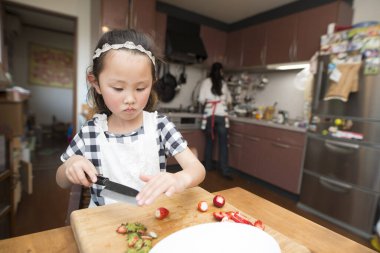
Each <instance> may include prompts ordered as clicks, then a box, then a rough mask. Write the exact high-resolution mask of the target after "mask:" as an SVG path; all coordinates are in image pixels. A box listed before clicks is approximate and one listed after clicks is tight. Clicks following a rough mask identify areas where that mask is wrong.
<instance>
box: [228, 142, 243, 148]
mask: <svg viewBox="0 0 380 253" xmlns="http://www.w3.org/2000/svg"><path fill="white" fill-rule="evenodd" d="M229 145H230V146H231V147H235V148H241V145H240V144H235V143H230V144H229Z"/></svg>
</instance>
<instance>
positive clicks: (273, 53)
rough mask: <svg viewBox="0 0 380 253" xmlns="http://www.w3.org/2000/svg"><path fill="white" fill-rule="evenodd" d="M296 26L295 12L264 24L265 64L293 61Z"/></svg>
mask: <svg viewBox="0 0 380 253" xmlns="http://www.w3.org/2000/svg"><path fill="white" fill-rule="evenodd" d="M296 26H297V15H296V14H293V15H289V16H285V17H282V18H278V19H275V20H272V21H270V22H268V23H267V24H266V29H267V33H266V35H267V44H266V56H265V61H266V63H267V64H271V63H280V62H289V61H294V51H295V34H296V31H297V27H296ZM318 41H319V40H318Z"/></svg>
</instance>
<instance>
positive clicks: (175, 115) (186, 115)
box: [164, 112, 306, 133]
mask: <svg viewBox="0 0 380 253" xmlns="http://www.w3.org/2000/svg"><path fill="white" fill-rule="evenodd" d="M164 114H165V115H166V116H168V117H169V118H199V119H200V118H202V114H201V113H189V112H169V113H164ZM229 119H230V120H231V121H236V122H242V123H248V124H256V125H260V126H267V127H274V128H279V129H285V130H290V131H295V132H301V133H306V129H305V128H300V127H295V126H291V125H286V124H277V123H274V122H271V121H265V120H257V119H254V118H248V117H238V116H229Z"/></svg>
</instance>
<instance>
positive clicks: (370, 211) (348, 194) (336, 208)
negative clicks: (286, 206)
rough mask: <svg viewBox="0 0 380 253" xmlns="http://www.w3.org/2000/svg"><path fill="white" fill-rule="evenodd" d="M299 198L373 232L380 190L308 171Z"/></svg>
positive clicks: (330, 214) (315, 207)
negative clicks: (371, 189) (364, 188)
mask: <svg viewBox="0 0 380 253" xmlns="http://www.w3.org/2000/svg"><path fill="white" fill-rule="evenodd" d="M300 202H301V203H302V204H305V205H307V206H309V207H311V208H313V209H315V210H317V211H319V212H321V213H323V214H325V215H327V216H330V217H332V218H335V219H337V220H339V221H341V222H344V223H347V224H349V225H351V226H353V227H356V228H358V229H359V230H362V231H365V232H366V233H369V234H371V233H372V229H373V225H374V222H375V213H376V208H377V202H378V195H377V194H373V193H371V192H368V191H363V190H360V189H358V188H355V187H354V186H351V185H349V184H345V183H342V182H339V181H334V180H331V179H330V178H326V177H322V176H318V175H316V174H313V173H309V172H307V171H306V172H304V176H303V180H302V187H301V196H300Z"/></svg>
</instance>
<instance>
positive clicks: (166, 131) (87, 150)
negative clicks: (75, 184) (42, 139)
mask: <svg viewBox="0 0 380 253" xmlns="http://www.w3.org/2000/svg"><path fill="white" fill-rule="evenodd" d="M95 120H97V119H96V117H94V118H92V119H91V120H89V121H87V122H86V123H85V124H84V125H83V127H82V128H81V130H80V131H79V133H77V134H76V135H75V136H74V138H73V140H72V141H71V143H70V145H69V146H68V147H67V149H66V151H65V152H64V153H63V154H62V155H61V161H62V162H65V161H66V160H67V159H69V158H70V157H71V156H72V155H81V156H84V157H85V158H87V159H88V160H89V161H90V162H91V163H92V164H93V165H94V166H95V168H96V169H97V170H98V171H99V172H100V171H102V170H101V166H102V164H101V159H100V157H101V155H100V152H101V147H100V145H99V143H98V141H97V136H98V135H99V134H100V133H99V130H98V129H99V128H98V127H95ZM104 134H105V136H106V138H107V140H108V141H109V142H111V143H127V141H128V139H129V142H133V141H136V140H138V138H139V136H140V135H142V134H144V127H143V126H141V127H140V128H139V129H137V130H136V131H133V132H131V133H128V134H113V133H110V132H108V131H105V132H104ZM156 140H157V145H159V153H158V155H159V162H160V170H161V171H165V170H166V157H170V156H174V155H176V154H177V153H180V152H182V151H183V150H185V149H186V147H187V142H186V140H185V139H184V138H183V137H182V135H181V133H180V132H179V131H178V130H177V129H176V127H175V125H174V124H173V122H171V121H169V119H168V118H167V117H166V116H164V115H157V138H156ZM96 189H97V190H96V193H95V192H94V190H95V189H94V188H93V187H92V188H91V195H92V196H91V197H92V200H93V201H94V202H95V204H97V205H102V204H103V203H104V202H103V201H101V200H100V199H99V197H100V195H99V194H100V191H101V188H98V187H96Z"/></svg>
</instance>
